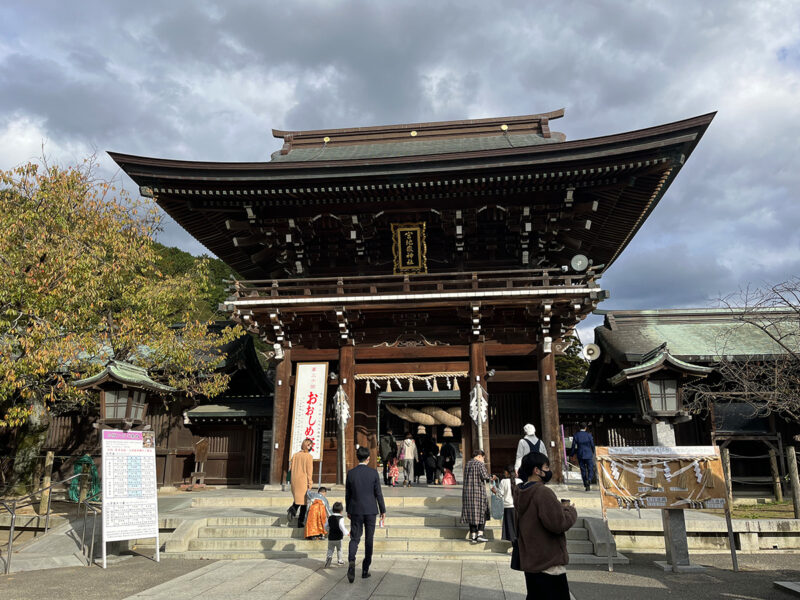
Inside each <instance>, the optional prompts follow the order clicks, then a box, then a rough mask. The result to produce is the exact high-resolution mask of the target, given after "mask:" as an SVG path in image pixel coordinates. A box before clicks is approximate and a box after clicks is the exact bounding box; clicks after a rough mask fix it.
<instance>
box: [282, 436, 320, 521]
mask: <svg viewBox="0 0 800 600" xmlns="http://www.w3.org/2000/svg"><path fill="white" fill-rule="evenodd" d="M313 444H314V442H313V441H312V440H310V439H308V438H306V439H305V440H303V443H302V444H301V445H300V452H297V453H295V455H294V456H292V460H291V461H290V462H289V470H290V471H291V472H292V505H291V506H290V507H289V510H287V511H286V515H287V516H288V517H289V521H291V520H292V519H294V518H295V516H296V515H297V507H298V506H299V507H300V516H298V517H297V526H298V527H305V522H306V493H307V492H308V490H310V489H311V487H312V486H313V485H314V478H313V473H314V459H313V458H312V456H311V446H313Z"/></svg>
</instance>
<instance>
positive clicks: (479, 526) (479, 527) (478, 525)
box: [469, 523, 486, 533]
mask: <svg viewBox="0 0 800 600" xmlns="http://www.w3.org/2000/svg"><path fill="white" fill-rule="evenodd" d="M484 527H486V523H476V524H473V523H470V524H469V532H470V533H478V532H479V531H483V528H484Z"/></svg>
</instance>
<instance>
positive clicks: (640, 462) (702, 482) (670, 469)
mask: <svg viewBox="0 0 800 600" xmlns="http://www.w3.org/2000/svg"><path fill="white" fill-rule="evenodd" d="M597 467H598V474H597V481H598V483H599V484H600V493H601V496H602V501H603V507H604V508H637V509H641V508H658V509H665V508H678V509H682V508H687V509H691V508H695V509H697V508H720V509H724V508H725V507H726V488H725V477H724V475H723V472H722V462H721V460H720V454H719V448H718V447H717V446H674V447H670V446H641V447H639V446H630V447H598V448H597Z"/></svg>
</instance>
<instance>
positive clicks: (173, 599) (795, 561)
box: [0, 552, 800, 600]
mask: <svg viewBox="0 0 800 600" xmlns="http://www.w3.org/2000/svg"><path fill="white" fill-rule="evenodd" d="M657 558H661V557H660V556H658V555H633V556H631V564H630V565H628V566H624V567H618V568H617V570H616V571H615V572H613V573H609V572H607V571H606V570H605V569H604V568H601V567H590V566H573V567H569V568H568V578H569V581H570V588H571V590H572V593H573V595H574V596H575V598H576V600H600V599H603V600H605V599H608V598H613V600H633V599H637V600H639V599H641V598H647V600H666V599H667V598H669V599H674V598H691V599H695V598H696V599H698V600H706V599H711V598H723V599H727V600H732V599H741V600H789V599H790V598H792V597H793V596H792V595H791V594H790V593H788V592H786V591H783V590H781V589H778V588H776V587H775V585H774V582H776V581H787V580H788V581H797V580H800V571H798V569H799V568H800V555H797V554H786V553H769V552H762V553H760V554H749V555H740V565H741V568H742V571H741V572H739V573H734V572H733V571H732V570H731V567H730V559H729V557H726V556H725V555H719V554H716V555H693V557H692V558H693V561H694V562H697V563H700V564H703V565H706V566H708V569H707V570H706V571H705V572H704V573H694V574H680V575H679V574H672V573H664V572H663V571H661V570H659V569H658V568H657V567H655V565H654V564H653V560H655V559H657ZM372 572H373V576H372V577H371V578H370V579H367V580H362V579H361V578H360V576H359V575H360V573H359V574H357V578H356V581H355V582H354V583H353V584H350V583H348V582H347V579H346V577H345V574H346V569H345V568H344V567H334V568H330V569H323V568H322V562H321V561H318V560H309V559H294V560H283V561H278V560H259V561H217V562H208V561H191V560H179V559H165V560H163V561H162V562H161V563H155V562H153V561H152V560H150V559H148V558H145V557H141V556H137V557H133V558H130V559H128V560H123V561H120V562H118V563H116V564H114V565H112V566H110V567H109V569H108V570H106V571H103V570H102V569H97V568H85V567H84V568H81V567H78V568H60V569H53V570H50V571H47V572H38V573H37V572H29V573H19V574H13V575H11V576H9V577H0V598H3V600H34V599H37V600H39V599H41V598H54V599H56V598H57V599H59V600H60V599H62V598H63V599H67V600H70V599H73V598H74V599H80V600H124V599H129V600H134V599H135V600H162V599H168V600H193V599H194V598H225V599H227V600H245V599H247V600H250V599H255V598H259V599H262V598H286V599H296V600H301V599H302V600H318V599H322V598H324V599H326V600H329V599H334V598H335V599H336V600H339V599H341V598H347V599H348V600H362V599H363V600H366V599H371V600H380V599H382V598H383V599H389V598H397V599H399V598H419V599H428V598H434V599H435V600H456V599H458V600H462V599H463V600H467V599H473V598H475V599H477V598H481V599H491V600H494V599H496V600H501V599H502V600H512V599H513V600H522V599H523V598H524V597H525V582H524V577H523V575H522V574H521V573H517V572H515V571H511V570H510V569H509V568H508V566H507V565H505V564H503V563H491V564H482V563H474V562H464V563H462V562H459V561H439V560H429V561H426V560H391V559H381V560H377V561H375V564H374V565H373V568H372Z"/></svg>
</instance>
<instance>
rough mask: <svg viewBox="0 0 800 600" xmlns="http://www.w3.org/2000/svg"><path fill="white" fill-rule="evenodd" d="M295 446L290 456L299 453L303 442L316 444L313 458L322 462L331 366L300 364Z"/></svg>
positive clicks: (297, 386) (293, 433)
mask: <svg viewBox="0 0 800 600" xmlns="http://www.w3.org/2000/svg"><path fill="white" fill-rule="evenodd" d="M294 381H295V384H294V411H293V413H292V444H291V447H290V448H289V456H294V455H295V453H296V452H300V445H301V444H302V443H303V440H304V439H306V438H310V439H311V441H312V442H314V445H313V447H312V448H311V456H312V457H313V459H314V460H322V441H323V436H324V435H325V404H326V399H327V397H328V363H298V364H297V373H296V374H295V378H294Z"/></svg>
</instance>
